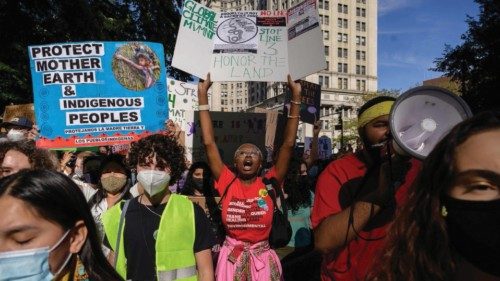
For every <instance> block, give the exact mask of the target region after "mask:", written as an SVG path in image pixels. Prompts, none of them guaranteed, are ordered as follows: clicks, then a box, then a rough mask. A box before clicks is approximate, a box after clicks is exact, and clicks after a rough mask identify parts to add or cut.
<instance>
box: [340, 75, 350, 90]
mask: <svg viewBox="0 0 500 281" xmlns="http://www.w3.org/2000/svg"><path fill="white" fill-rule="evenodd" d="M347 82H348V81H347V78H338V88H339V89H343V90H347Z"/></svg>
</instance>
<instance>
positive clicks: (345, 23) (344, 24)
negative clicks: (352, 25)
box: [342, 19, 348, 28]
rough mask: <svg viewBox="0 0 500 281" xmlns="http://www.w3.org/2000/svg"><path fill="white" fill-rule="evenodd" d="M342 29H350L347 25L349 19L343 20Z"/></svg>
mask: <svg viewBox="0 0 500 281" xmlns="http://www.w3.org/2000/svg"><path fill="white" fill-rule="evenodd" d="M342 27H344V28H347V27H348V25H347V19H343V20H342Z"/></svg>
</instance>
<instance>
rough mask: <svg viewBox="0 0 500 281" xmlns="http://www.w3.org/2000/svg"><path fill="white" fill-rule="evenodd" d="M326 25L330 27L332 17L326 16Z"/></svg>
mask: <svg viewBox="0 0 500 281" xmlns="http://www.w3.org/2000/svg"><path fill="white" fill-rule="evenodd" d="M325 24H326V25H329V24H330V17H329V16H326V15H325Z"/></svg>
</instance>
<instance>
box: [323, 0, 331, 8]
mask: <svg viewBox="0 0 500 281" xmlns="http://www.w3.org/2000/svg"><path fill="white" fill-rule="evenodd" d="M323 8H324V9H325V10H329V9H330V2H329V1H328V0H325V5H324V7H323Z"/></svg>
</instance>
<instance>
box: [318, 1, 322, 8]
mask: <svg viewBox="0 0 500 281" xmlns="http://www.w3.org/2000/svg"><path fill="white" fill-rule="evenodd" d="M318 8H319V9H323V0H319V1H318Z"/></svg>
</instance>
